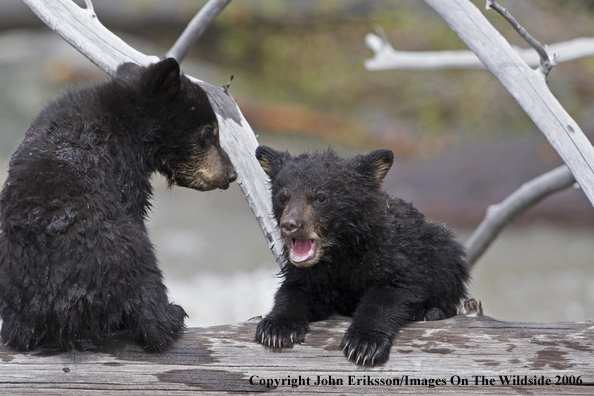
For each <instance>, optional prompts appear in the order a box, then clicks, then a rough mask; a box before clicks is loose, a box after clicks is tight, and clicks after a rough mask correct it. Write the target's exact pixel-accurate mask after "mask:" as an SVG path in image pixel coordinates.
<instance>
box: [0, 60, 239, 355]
mask: <svg viewBox="0 0 594 396" xmlns="http://www.w3.org/2000/svg"><path fill="white" fill-rule="evenodd" d="M154 172H159V173H161V174H163V175H164V176H165V177H166V178H167V180H168V183H169V184H170V185H173V184H175V185H179V186H184V187H189V188H193V189H197V190H211V189H214V188H222V189H226V188H227V187H228V186H229V183H230V182H232V181H233V180H235V178H236V173H235V170H234V169H233V166H232V165H231V162H230V160H229V157H228V156H227V154H226V153H225V152H224V151H223V150H222V149H221V147H220V144H219V136H218V123H217V118H216V115H215V113H214V111H213V109H212V107H211V105H210V102H209V100H208V97H207V95H206V93H205V92H204V90H203V89H202V88H201V87H200V86H198V85H197V84H194V83H192V82H191V81H190V80H189V79H188V78H187V77H185V76H184V75H182V74H180V69H179V65H178V63H177V62H176V61H175V60H174V59H166V60H163V61H161V62H158V63H155V64H153V65H150V66H147V67H141V66H138V65H134V64H131V63H127V64H124V65H122V66H120V68H119V69H118V72H117V76H116V77H115V78H114V79H112V80H110V81H108V82H105V83H102V84H98V85H95V86H90V87H86V88H82V89H78V90H73V91H70V92H67V93H66V94H64V95H63V96H62V97H61V98H59V99H57V100H55V101H53V102H51V103H49V104H48V105H47V106H46V107H45V108H44V109H43V110H42V111H41V113H40V114H39V115H38V116H37V118H36V119H35V120H34V121H33V123H32V125H31V127H30V128H29V130H28V131H27V133H26V135H25V139H24V141H23V142H22V143H21V145H20V146H19V148H18V149H17V151H16V152H15V153H14V154H13V156H12V158H11V161H10V165H9V171H8V178H7V180H6V183H5V185H4V187H3V189H2V191H1V192H0V317H1V318H2V321H3V323H2V330H1V335H2V339H3V342H4V343H5V344H6V345H8V346H10V347H13V348H15V349H18V350H30V349H32V348H34V347H35V346H38V345H44V344H58V345H59V346H61V347H64V348H67V349H71V348H73V347H74V343H75V342H76V341H77V340H80V339H100V338H103V337H105V336H107V335H109V334H110V333H112V332H114V331H118V330H127V331H128V332H129V333H130V335H131V336H132V338H133V339H134V340H135V341H136V342H138V343H139V344H140V345H142V346H143V347H144V348H145V349H146V350H147V351H152V352H158V351H163V350H165V349H166V348H167V347H169V346H170V345H171V343H172V342H173V341H174V340H175V339H176V338H177V337H178V335H179V334H181V332H182V331H183V329H184V317H185V316H186V314H185V312H184V310H183V309H182V308H181V307H180V306H178V305H174V304H171V303H169V301H168V297H167V290H166V288H165V286H164V284H163V280H162V275H161V271H160V270H159V268H158V267H157V261H156V258H155V254H154V251H153V246H152V244H151V243H150V241H149V238H148V234H147V229H146V227H145V224H144V220H145V217H146V215H147V211H148V210H149V208H150V203H149V199H150V198H151V195H152V188H151V184H150V177H151V174H152V173H154Z"/></svg>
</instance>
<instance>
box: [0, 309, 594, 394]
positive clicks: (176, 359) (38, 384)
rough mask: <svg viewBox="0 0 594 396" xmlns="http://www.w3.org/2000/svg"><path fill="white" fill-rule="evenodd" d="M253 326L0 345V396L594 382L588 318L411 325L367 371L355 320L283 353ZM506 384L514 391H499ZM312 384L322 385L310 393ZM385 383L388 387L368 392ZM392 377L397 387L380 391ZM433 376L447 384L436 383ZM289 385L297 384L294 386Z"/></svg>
mask: <svg viewBox="0 0 594 396" xmlns="http://www.w3.org/2000/svg"><path fill="white" fill-rule="evenodd" d="M257 323H258V320H257V319H253V320H250V321H248V322H244V323H238V324H234V325H226V326H217V327H210V328H193V329H188V330H187V331H186V333H185V334H184V335H183V336H182V338H181V339H180V340H179V341H178V342H177V343H176V344H175V345H174V347H173V348H172V349H171V350H170V351H168V352H166V353H164V354H148V353H145V352H143V351H142V350H141V348H140V347H138V346H137V345H135V344H134V343H132V342H131V341H130V340H128V339H127V338H126V337H125V336H124V335H119V336H117V337H114V338H113V339H110V340H107V341H102V342H96V343H91V342H85V343H81V344H80V345H78V346H77V348H76V350H74V351H70V352H65V351H60V350H57V349H53V348H42V349H38V350H34V351H32V352H26V353H21V352H14V351H12V350H10V349H8V348H7V347H5V346H0V395H41V394H43V395H52V394H55V395H58V394H59V395H87V394H91V395H92V394H97V395H177V394H191V393H194V392H196V393H197V392H213V393H222V392H265V391H274V390H277V391H292V392H293V391H294V392H304V393H309V394H312V393H328V392H332V393H337V394H365V395H370V394H388V393H393V392H399V393H403V394H416V395H420V394H434V393H437V392H440V393H447V394H458V395H459V394H472V395H478V394H488V395H506V394H547V395H549V394H550V395H558V394H565V393H571V394H573V395H587V394H591V391H592V389H593V388H592V385H594V354H593V352H594V346H593V345H592V340H593V339H594V322H580V323H518V322H502V321H498V320H494V319H492V318H489V317H486V316H477V317H471V316H457V317H454V318H451V319H447V320H442V321H434V322H415V323H411V324H410V325H408V326H406V327H404V328H403V329H402V330H400V331H399V332H398V334H397V335H396V338H395V340H394V344H393V346H392V353H391V356H390V359H389V360H388V362H387V363H386V364H385V365H383V366H378V367H374V368H363V367H360V366H356V365H354V364H353V363H351V362H348V361H347V360H346V359H345V357H344V356H343V353H342V351H341V349H340V347H339V344H340V340H341V339H342V336H343V334H344V332H345V330H346V328H347V327H348V325H349V323H350V320H349V319H348V318H345V317H334V318H332V319H330V320H327V321H322V322H316V323H312V325H311V330H310V331H309V333H308V334H307V336H306V339H305V343H303V344H300V345H296V346H295V347H294V348H292V349H284V350H280V351H279V350H271V349H269V348H265V347H263V346H262V345H260V344H258V343H256V342H255V341H254V334H255V331H256V325H257ZM500 376H501V378H500ZM557 376H559V380H560V381H563V380H564V379H565V380H566V382H567V381H571V378H573V379H574V382H576V383H577V380H576V379H577V378H578V377H579V382H581V385H555V384H556V383H557V381H558V378H557ZM506 378H507V379H509V380H510V384H509V385H501V381H502V379H503V380H504V381H505V379H506ZM541 378H544V379H545V380H546V379H549V380H550V381H551V383H550V385H538V384H535V385H530V384H527V385H523V384H521V382H522V381H523V380H533V381H534V380H538V379H541ZM250 379H251V381H250ZM283 379H284V380H285V384H284V385H283V384H282V380H283ZM299 379H301V384H299ZM308 379H309V384H307V381H308ZM318 379H320V380H322V381H328V384H319V385H316V383H317V382H318ZM275 380H278V381H280V382H281V383H280V384H277V383H276V381H275ZM381 380H384V385H381V384H379V385H374V384H369V383H370V382H372V383H373V382H375V381H378V382H381ZM388 380H389V381H390V382H392V383H393V384H392V385H385V382H386V381H388ZM429 380H433V381H429ZM436 380H440V383H442V382H441V381H442V380H443V381H444V382H445V384H443V385H437V386H435V383H436ZM514 380H515V381H516V382H517V383H516V385H513V381H514ZM267 381H268V382H267ZM271 381H272V382H271ZM290 381H297V383H296V385H293V386H296V387H292V385H291V384H292V383H291V382H290ZM333 381H334V383H333ZM466 381H468V384H467V385H463V384H464V383H466ZM357 382H358V384H357ZM430 382H432V383H433V386H430V385H429V384H430ZM458 382H459V383H458ZM490 382H493V385H491V384H490ZM395 383H398V385H395ZM416 383H419V385H417V384H416ZM457 383H458V384H457ZM455 384H457V385H455Z"/></svg>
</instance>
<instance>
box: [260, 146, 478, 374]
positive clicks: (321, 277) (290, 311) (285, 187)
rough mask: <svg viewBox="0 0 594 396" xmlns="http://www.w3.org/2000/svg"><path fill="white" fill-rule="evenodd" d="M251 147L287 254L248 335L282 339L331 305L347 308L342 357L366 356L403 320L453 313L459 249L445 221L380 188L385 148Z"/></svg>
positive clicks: (460, 291)
mask: <svg viewBox="0 0 594 396" xmlns="http://www.w3.org/2000/svg"><path fill="white" fill-rule="evenodd" d="M256 157H257V158H258V160H259V161H260V164H261V165H262V167H263V169H264V170H265V171H266V173H267V174H268V175H269V176H270V179H271V183H272V202H273V209H274V215H275V217H276V219H277V221H278V223H279V226H280V228H281V234H282V236H283V238H284V240H285V255H286V258H287V260H288V261H289V264H287V265H286V267H285V268H284V269H283V271H282V275H283V277H284V281H283V283H282V285H281V287H280V289H279V290H278V292H277V294H276V297H275V301H274V307H273V309H272V311H271V312H270V313H269V314H268V315H267V316H266V317H265V318H264V319H263V320H262V321H261V322H260V323H259V325H258V329H257V332H256V340H257V341H258V342H261V343H262V344H264V345H267V346H272V347H292V346H293V344H294V343H296V342H297V343H299V342H302V341H303V340H304V337H305V333H306V331H307V330H308V323H309V322H311V321H316V320H322V319H325V318H327V317H328V316H329V315H330V314H332V313H333V312H338V313H340V314H344V315H349V316H352V317H353V322H352V324H351V326H350V327H349V329H348V330H347V332H346V334H345V336H344V338H343V340H342V343H341V347H342V348H343V349H344V353H345V355H346V356H347V358H348V359H349V360H351V361H354V362H356V363H358V364H363V365H374V364H381V363H384V362H385V361H386V360H387V359H388V357H389V353H390V348H391V346H392V340H393V338H394V335H395V334H396V332H397V331H398V329H399V328H400V327H402V326H403V325H405V324H406V323H408V322H410V321H414V320H438V319H444V318H449V317H451V316H454V315H456V313H457V306H458V304H459V303H460V301H461V300H462V299H464V298H465V297H466V286H465V284H466V282H467V281H468V278H469V275H468V267H467V264H466V262H465V260H464V250H463V248H462V246H461V245H460V244H459V243H457V242H456V241H455V240H454V239H453V237H452V232H451V231H450V230H449V229H447V228H446V227H445V226H443V225H440V224H436V223H431V222H428V221H426V220H425V218H424V216H423V215H422V214H421V213H420V212H419V211H417V210H416V209H415V208H414V207H413V206H412V205H411V204H410V203H407V202H405V201H403V200H401V199H398V198H395V197H391V196H389V195H387V194H386V193H385V192H383V190H382V180H383V178H384V176H385V175H386V173H387V172H388V170H389V169H390V167H391V165H392V162H393V154H392V152H391V151H389V150H375V151H373V152H371V153H369V154H366V155H358V156H356V157H354V158H351V159H343V158H340V157H338V156H336V155H335V154H334V153H333V152H332V151H331V150H328V151H326V152H322V153H313V154H307V153H306V154H302V155H300V156H297V157H293V156H291V155H290V154H288V153H286V152H284V153H283V152H279V151H276V150H273V149H271V148H269V147H263V146H260V147H258V149H257V150H256ZM294 241H302V242H303V246H305V247H306V248H305V249H304V250H303V251H300V250H299V249H300V248H299V246H300V245H299V244H298V243H297V244H295V243H296V242H294ZM314 242H315V243H314ZM294 244H295V245H294ZM293 245H294V246H295V248H292V246H293ZM307 248H309V251H308V253H306V252H305V251H306V250H307Z"/></svg>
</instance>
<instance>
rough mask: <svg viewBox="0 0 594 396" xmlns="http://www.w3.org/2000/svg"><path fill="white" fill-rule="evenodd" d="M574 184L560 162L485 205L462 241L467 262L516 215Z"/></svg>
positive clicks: (479, 253)
mask: <svg viewBox="0 0 594 396" xmlns="http://www.w3.org/2000/svg"><path fill="white" fill-rule="evenodd" d="M574 183H575V178H574V177H573V175H572V174H571V172H570V171H569V169H568V168H567V166H565V165H563V166H560V167H558V168H555V169H553V170H552V171H550V172H547V173H545V174H543V175H541V176H539V177H537V178H535V179H532V180H531V181H529V182H527V183H524V184H523V185H522V186H521V187H520V188H519V189H517V190H516V191H515V192H513V193H512V194H511V195H510V196H508V197H507V198H505V199H504V200H503V201H501V202H500V203H498V204H496V205H491V206H489V208H488V209H487V215H486V216H485V219H484V220H483V221H482V222H481V224H480V225H479V226H478V228H477V229H476V230H475V231H474V232H473V233H472V235H471V236H470V238H468V240H467V241H466V250H467V255H468V256H467V261H468V264H469V265H470V266H473V265H474V264H475V263H476V261H477V260H478V259H479V257H480V256H481V255H482V254H483V253H484V252H485V251H486V250H487V248H488V247H489V245H490V244H491V243H492V242H493V241H494V240H495V238H497V236H498V235H499V233H500V232H501V230H502V229H503V228H504V227H505V226H506V225H507V224H508V223H509V222H511V221H513V220H514V219H515V218H516V217H517V216H518V215H519V214H521V213H523V212H525V211H526V210H528V209H530V208H531V207H533V206H534V205H536V204H537V203H538V202H540V201H541V200H543V199H544V198H546V197H548V196H549V195H551V194H554V193H556V192H558V191H561V190H564V189H566V188H568V187H570V186H571V185H573V184H574Z"/></svg>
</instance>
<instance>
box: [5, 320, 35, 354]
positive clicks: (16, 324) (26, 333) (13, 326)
mask: <svg viewBox="0 0 594 396" xmlns="http://www.w3.org/2000/svg"><path fill="white" fill-rule="evenodd" d="M33 328H34V326H33V325H30V324H28V323H25V322H23V321H21V320H19V319H18V318H17V315H10V314H9V315H5V313H4V312H3V315H2V330H0V334H1V335H2V341H3V342H4V344H5V345H7V346H9V347H11V348H14V349H16V350H19V351H30V350H31V349H34V348H35V346H36V345H37V340H36V335H35V332H34V331H33Z"/></svg>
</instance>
